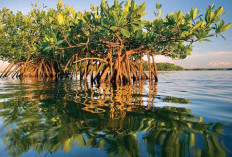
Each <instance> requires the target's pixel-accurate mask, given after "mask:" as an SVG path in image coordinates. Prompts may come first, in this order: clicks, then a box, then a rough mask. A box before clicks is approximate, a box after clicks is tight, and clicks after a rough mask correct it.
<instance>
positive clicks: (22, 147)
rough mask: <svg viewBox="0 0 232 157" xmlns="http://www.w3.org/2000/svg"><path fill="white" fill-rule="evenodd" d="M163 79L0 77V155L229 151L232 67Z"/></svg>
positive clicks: (165, 75) (231, 147)
mask: <svg viewBox="0 0 232 157" xmlns="http://www.w3.org/2000/svg"><path fill="white" fill-rule="evenodd" d="M159 77H160V82H159V83H158V85H156V84H154V83H151V84H149V83H148V82H136V83H134V84H133V85H130V86H124V87H118V88H117V89H115V88H113V87H111V86H110V85H106V84H102V85H101V86H100V87H98V86H93V87H91V86H90V85H89V84H88V83H81V82H80V81H76V80H60V81H55V80H54V81H50V82H41V81H36V80H31V79H28V80H22V81H20V80H17V79H0V130H1V131H0V156H1V157H4V156H28V157H31V156H101V157H102V156H207V157H208V156H217V157H218V156H232V142H231V141H232V84H231V80H232V72H231V71H180V72H160V73H159Z"/></svg>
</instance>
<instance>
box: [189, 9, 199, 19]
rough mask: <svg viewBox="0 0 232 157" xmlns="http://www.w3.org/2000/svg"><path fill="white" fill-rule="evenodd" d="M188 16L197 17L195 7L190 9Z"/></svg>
mask: <svg viewBox="0 0 232 157" xmlns="http://www.w3.org/2000/svg"><path fill="white" fill-rule="evenodd" d="M190 16H191V18H192V19H195V18H196V17H197V8H196V9H194V10H193V8H192V9H191V11H190Z"/></svg>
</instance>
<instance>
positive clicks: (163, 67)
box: [143, 63, 185, 71]
mask: <svg viewBox="0 0 232 157" xmlns="http://www.w3.org/2000/svg"><path fill="white" fill-rule="evenodd" d="M143 69H144V70H145V71H148V70H149V67H148V64H147V63H143ZM157 69H158V71H181V70H185V69H184V68H183V67H182V66H178V65H175V64H173V63H157Z"/></svg>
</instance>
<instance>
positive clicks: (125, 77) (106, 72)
mask: <svg viewBox="0 0 232 157" xmlns="http://www.w3.org/2000/svg"><path fill="white" fill-rule="evenodd" d="M161 6H162V5H161V4H159V3H157V4H156V9H157V11H156V12H155V19H154V20H144V19H143V16H144V15H145V14H146V13H145V3H143V4H141V5H137V4H136V2H135V1H134V0H132V1H130V0H128V1H126V2H120V3H119V2H118V1H117V0H115V1H114V4H113V5H111V6H110V5H109V4H108V3H107V2H106V1H105V0H102V2H101V5H100V6H93V5H91V11H84V12H80V11H79V12H77V11H75V10H74V8H73V7H69V6H64V5H63V3H62V1H61V0H59V2H58V4H57V8H56V9H48V10H47V11H45V9H44V8H39V7H38V3H36V4H35V5H34V8H33V9H32V10H31V11H30V12H29V13H28V14H26V15H23V14H22V13H21V12H20V11H18V12H17V13H13V12H12V11H11V10H9V9H6V8H3V9H2V10H0V34H1V35H0V59H2V60H6V61H9V62H10V63H12V64H10V65H9V67H8V68H7V69H6V70H5V71H4V72H3V74H2V76H9V75H10V74H12V75H13V76H36V77H64V76H70V75H72V74H77V73H78V72H79V74H80V76H81V77H80V78H84V79H86V78H87V76H88V75H90V76H91V78H92V80H97V81H98V82H105V81H111V82H114V83H123V82H124V83H127V82H129V83H130V82H131V77H132V76H133V77H134V78H135V79H137V80H139V79H144V78H145V79H146V78H149V79H150V80H151V79H152V78H153V76H154V77H155V78H156V80H157V72H156V71H157V68H156V66H155V61H154V59H153V56H154V55H157V54H161V55H165V56H169V57H172V58H180V59H184V58H186V56H187V55H190V54H191V50H192V43H194V42H197V41H199V42H202V41H208V38H209V37H211V36H214V35H221V33H222V32H224V31H226V30H228V29H229V28H230V26H231V23H228V24H226V23H225V22H224V20H222V19H221V17H222V15H223V7H219V8H216V9H215V8H214V5H212V6H209V7H208V8H207V10H206V14H205V18H203V16H202V15H200V14H198V10H197V9H193V8H192V9H191V11H190V12H187V13H186V14H184V13H183V11H179V12H172V13H170V14H168V15H166V16H165V17H164V18H162V17H161V16H160V15H161V10H160V8H161ZM144 56H147V57H148V62H149V63H148V65H149V75H148V74H146V73H145V72H144V71H143V69H142V65H141V63H142V58H143V57H144ZM150 56H151V57H150ZM151 58H152V63H153V64H152V65H150V62H151V61H150V59H151ZM94 65H97V66H98V72H96V74H95V76H93V66H94Z"/></svg>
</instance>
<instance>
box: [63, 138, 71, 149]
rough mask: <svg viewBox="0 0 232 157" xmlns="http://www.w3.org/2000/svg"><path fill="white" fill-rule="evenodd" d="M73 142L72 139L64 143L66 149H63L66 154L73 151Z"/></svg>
mask: <svg viewBox="0 0 232 157" xmlns="http://www.w3.org/2000/svg"><path fill="white" fill-rule="evenodd" d="M71 142H72V139H67V140H66V141H65V142H64V147H63V150H64V151H65V152H69V151H70V150H71Z"/></svg>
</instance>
